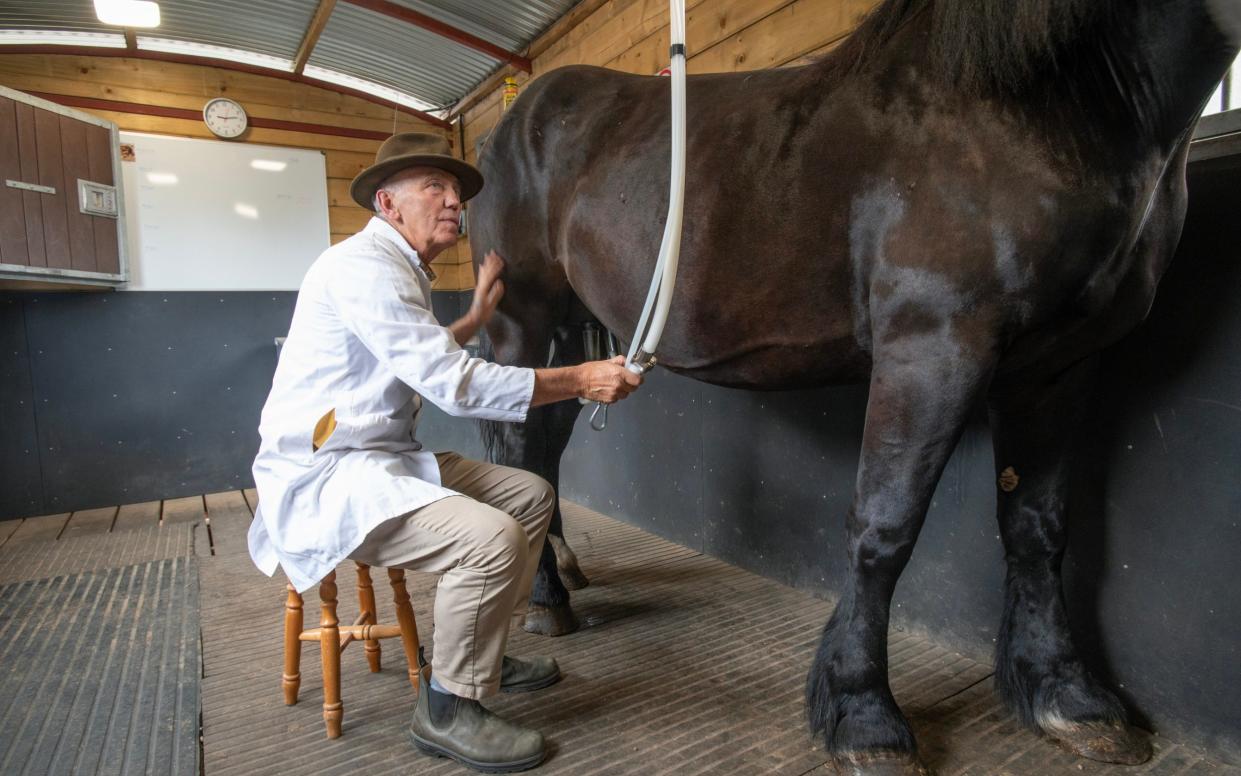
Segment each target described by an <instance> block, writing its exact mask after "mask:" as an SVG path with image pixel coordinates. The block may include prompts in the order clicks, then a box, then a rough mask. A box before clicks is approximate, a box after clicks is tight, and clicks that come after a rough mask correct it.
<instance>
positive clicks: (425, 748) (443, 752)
mask: <svg viewBox="0 0 1241 776" xmlns="http://www.w3.org/2000/svg"><path fill="white" fill-rule="evenodd" d="M409 735H410V737H411V738H412V739H413V740H414V747H415V748H416V749H418V751H420V752H422V753H423V754H429V755H431V756H432V757H446V758H448V759H449V760H456V761H457V762H459V763H461V764H462V765H464V766H466V767H467V768H473V769H474V770H476V771H480V772H482V773H516V772H517V771H528V770H530V769H531V768H534V767H535V766H537V765H538V764H539V763H541V762H543V759H544V758H545V757H547V752H546V751H543V752H539V753H538V754H536V755H533V756H531V757H527V758H526V759H524V760H513V761H511V762H506V763H483V762H478V761H477V760H471V759H470V758H468V757H466V756H465V755H462V754H458V753H457V752H454V751H452V750H450V749H445V748H443V747H442V746H440V745H438V744H434V743H432V742H430V741H426V740H423V739H421V738H419V737H418V734H417V733H414V732H410V734H409Z"/></svg>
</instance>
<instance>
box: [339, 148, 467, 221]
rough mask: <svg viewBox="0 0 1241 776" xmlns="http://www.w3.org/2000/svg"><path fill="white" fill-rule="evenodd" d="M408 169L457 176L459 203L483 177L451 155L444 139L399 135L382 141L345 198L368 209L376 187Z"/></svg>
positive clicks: (371, 204) (371, 205)
mask: <svg viewBox="0 0 1241 776" xmlns="http://www.w3.org/2000/svg"><path fill="white" fill-rule="evenodd" d="M410 167H434V168H436V169H438V170H445V171H447V172H450V173H452V174H453V175H455V176H457V180H458V181H459V182H460V183H461V201H462V202H464V201H465V200H467V199H469V198H470V197H473V196H474V195H475V194H477V193H478V192H479V191H480V190H481V189H482V188H483V174H482V173H480V172H479V171H478V170H476V169H474V167H473V166H472V165H470V164H468V163H466V162H463V161H461V160H460V159H458V158H457V157H455V156H453V155H452V147H451V146H449V145H448V141H447V140H445V139H444V138H442V137H440V136H439V135H432V134H428V133H426V132H402V133H400V134H398V135H393V136H392V137H390V138H388V139H387V140H385V141H384V142H383V145H381V146H380V147H379V152H378V153H376V154H375V163H374V164H372V165H371V166H370V167H367V168H366V169H365V170H363V171H362V172H360V173H358V177H356V178H354V179H353V183H351V184H350V185H349V195H350V196H351V197H353V201H354V202H357V203H358V204H359V205H361V206H362V207H364V208H366V209H367V210H371V209H372V208H374V206H375V204H374V201H375V192H376V191H379V188H380V185H381V184H382V183H383V182H384V181H386V180H387V179H388V178H391V177H392V176H393V175H395V174H397V173H398V172H400V171H401V170H405V169H408V168H410Z"/></svg>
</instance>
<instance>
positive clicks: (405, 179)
mask: <svg viewBox="0 0 1241 776" xmlns="http://www.w3.org/2000/svg"><path fill="white" fill-rule="evenodd" d="M402 172H405V170H399V171H397V172H395V173H393V174H392V175H391V176H389V177H387V178H384V179H383V181H381V182H380V184H379V188H377V189H375V195H374V196H373V197H371V211H372V212H373V213H374V214H375V215H377V216H379V217H380V218H383V217H384V214H383V211H382V210H380V208H379V192H381V191H386V192H388V194H389V195H392V194H395V193H396V192H397V191H400V190H401V189H403V188H404V187H405V186H407V185H409V182H410V181H412V180H413V177H411V176H409V175H401V173H402Z"/></svg>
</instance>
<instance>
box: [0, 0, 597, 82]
mask: <svg viewBox="0 0 1241 776" xmlns="http://www.w3.org/2000/svg"><path fill="white" fill-rule="evenodd" d="M392 2H394V3H395V4H397V5H401V6H404V7H405V8H409V9H411V10H413V11H416V12H418V13H421V14H423V15H425V16H429V17H431V18H433V19H436V20H438V21H441V22H443V23H445V24H448V25H450V26H452V27H455V28H457V29H458V30H461V31H462V32H465V33H468V34H470V35H473V36H475V37H477V38H480V39H482V40H485V41H487V42H488V43H491V44H494V45H496V46H499V47H501V48H503V49H507V50H509V51H514V52H520V51H522V50H523V49H525V48H526V47H527V46H528V45H529V44H530V43H531V42H532V41H533V40H534V39H535V38H536V37H538V35H539V34H540V33H542V32H543V31H544V30H546V29H547V28H548V27H549V26H551V24H552V23H553V22H554V21H555V20H556V19H558V18H560V16H561V15H563V14H564V13H565V12H566V11H567V10H568V9H569V8H571V7H572V6H573V5H575V4H576V2H577V0H525V1H524V2H515V1H513V0H392ZM159 5H160V13H161V17H162V19H161V23H160V26H159V27H158V28H156V29H151V30H137V31H136V32H137V34H138V46H139V48H140V49H142V48H151V49H155V48H156V46H157V45H166V44H157V43H156V42H155V39H160V40H163V41H168V40H171V41H179V42H187V43H193V44H200V45H204V46H214V47H219V48H218V49H216V50H207V49H203V50H200V51H194V52H193V53H195V54H198V55H200V56H213V55H214V56H217V57H225V58H237V55H236V54H233V55H232V56H231V57H230V55H229V54H228V52H226V51H223V49H231V50H233V51H234V52H252V53H256V54H260V55H264V56H266V57H275V58H277V59H278V60H282V61H283V62H284V63H285V64H284V66H285V67H287V66H288V65H287V63H288V62H289V61H291V60H292V59H293V58H294V57H295V56H296V54H297V50H298V47H299V46H300V45H301V42H302V38H303V37H304V35H305V33H306V29H307V27H308V26H309V25H310V22H311V19H312V17H313V16H314V13H315V10H316V8H317V7H318V5H319V3H318V0H160V3H159ZM3 30H49V31H71V32H94V33H98V32H110V33H119V32H120V31H121V30H120V29H119V28H117V27H112V26H108V25H104V24H102V23H100V22H99V21H98V19H97V18H96V17H95V11H94V6H93V3H92V1H91V0H3V2H0V31H3ZM144 40H145V41H146V44H145V45H144ZM8 42H24V41H8ZM2 50H3V49H0V51H2ZM164 50H167V49H164ZM263 64H264V65H267V64H271V65H272V66H275V67H280V66H282V65H281V62H274V61H273V60H270V59H269V60H267V61H266V62H264V63H263ZM309 64H310V65H313V66H316V67H321V68H325V69H327V70H332V71H336V72H338V73H342V74H345V75H347V76H352V77H354V78H358V79H362V80H363V81H367V82H371V83H374V84H378V85H380V86H384V87H388V88H391V89H395V90H397V91H399V92H401V93H403V94H405V95H408V96H410V97H412V98H414V99H416V100H418V101H421V102H423V103H429V104H431V105H435V106H440V107H447V106H449V105H451V104H453V103H454V102H456V101H457V100H459V99H461V98H462V97H464V96H465V95H466V94H468V93H469V92H470V90H471V89H473V88H474V87H475V86H477V85H478V84H479V83H480V82H481V81H482V80H483V79H485V78H486V77H487V76H488V75H490V74H491V73H492V72H493V71H495V70H496V68H498V67H499V66H500V61H499V60H497V59H496V58H494V57H492V56H490V55H488V54H485V53H483V52H481V51H478V50H477V49H474V48H471V47H469V46H467V45H464V44H461V43H458V42H456V41H453V40H449V39H448V38H444V37H440V36H438V35H436V34H434V33H432V32H429V31H427V30H424V29H422V28H420V27H417V26H415V25H413V24H409V23H407V22H404V21H400V20H398V19H395V18H392V17H389V16H385V15H383V14H380V13H378V12H375V11H371V10H367V9H364V8H360V7H358V6H355V5H352V4H350V3H349V0H338V2H337V3H336V6H335V8H334V10H333V11H332V15H331V16H330V18H329V20H328V23H327V26H326V28H325V29H324V31H323V34H322V35H321V36H320V38H319V41H318V43H317V45H316V46H315V48H314V51H313V53H312V55H311V57H310V60H309Z"/></svg>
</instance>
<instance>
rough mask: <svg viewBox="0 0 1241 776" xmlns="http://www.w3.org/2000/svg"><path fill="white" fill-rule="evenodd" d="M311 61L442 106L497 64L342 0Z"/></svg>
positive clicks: (471, 51) (489, 58)
mask: <svg viewBox="0 0 1241 776" xmlns="http://www.w3.org/2000/svg"><path fill="white" fill-rule="evenodd" d="M310 64H312V65H317V66H318V67H326V68H329V69H332V70H338V71H340V72H344V73H348V74H350V75H355V76H358V77H359V78H366V79H368V80H371V81H376V82H378V83H382V84H384V85H387V86H391V87H393V88H395V89H399V90H400V91H403V92H407V93H408V94H411V95H413V96H414V97H417V98H418V99H420V100H423V101H425V102H429V103H431V104H432V105H436V106H444V105H448V104H450V103H452V102H454V101H455V100H457V99H458V98H460V97H461V96H462V95H464V94H465V93H466V92H468V91H469V90H470V89H471V88H472V86H473V85H474V84H476V83H478V82H479V81H481V80H482V79H483V78H485V77H486V76H487V74H488V73H490V72H491V71H492V70H494V69H495V68H496V66H497V65H498V64H499V62H497V61H496V60H495V59H493V58H491V57H489V56H487V55H486V54H484V53H482V52H480V51H475V50H474V49H471V48H467V47H465V46H462V45H460V44H459V43H454V42H453V41H450V40H447V39H445V38H441V37H440V36H438V35H436V34H434V33H432V32H428V31H427V30H423V29H420V28H418V27H415V26H413V25H410V24H406V23H404V22H401V21H398V20H396V19H393V18H391V17H388V16H384V15H382V14H378V13H375V12H374V11H368V10H366V9H365V8H358V7H356V6H352V5H348V4H345V3H341V4H338V5H337V6H336V10H335V11H333V12H332V18H331V20H330V21H328V24H327V28H326V29H324V31H323V35H322V36H320V38H319V43H318V45H316V46H315V50H314V53H313V54H311V56H310Z"/></svg>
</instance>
